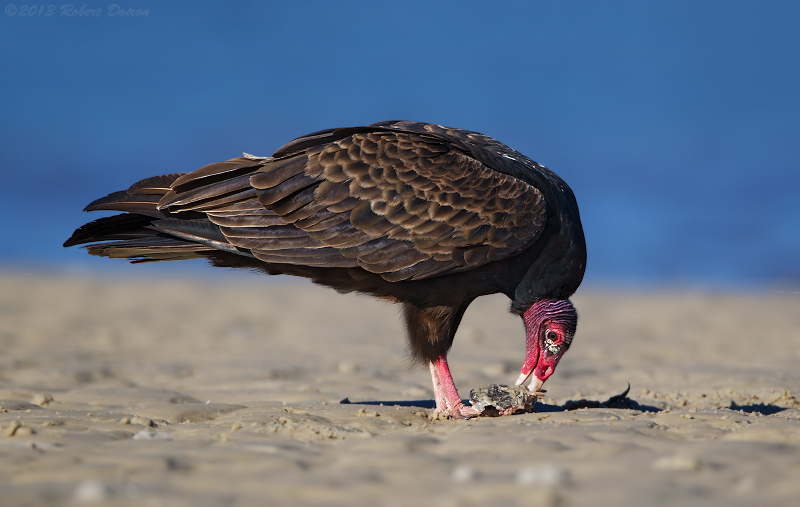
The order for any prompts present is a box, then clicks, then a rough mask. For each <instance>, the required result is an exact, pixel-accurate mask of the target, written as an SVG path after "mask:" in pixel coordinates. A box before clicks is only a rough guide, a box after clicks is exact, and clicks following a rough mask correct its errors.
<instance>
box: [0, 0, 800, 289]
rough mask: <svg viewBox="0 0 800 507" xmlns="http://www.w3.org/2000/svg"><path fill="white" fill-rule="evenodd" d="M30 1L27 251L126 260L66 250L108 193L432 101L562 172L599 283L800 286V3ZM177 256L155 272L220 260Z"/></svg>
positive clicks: (90, 264) (424, 117) (24, 195)
mask: <svg viewBox="0 0 800 507" xmlns="http://www.w3.org/2000/svg"><path fill="white" fill-rule="evenodd" d="M9 5H11V6H13V7H14V9H10V8H9V7H8V6H9ZM23 5H24V4H22V3H19V2H17V3H14V4H11V3H7V4H5V5H4V7H5V9H6V10H5V13H0V65H1V68H0V216H2V217H3V218H2V220H3V222H2V224H3V234H2V237H0V265H1V266H2V267H3V269H6V270H9V269H11V270H14V269H20V270H23V269H24V270H28V271H30V270H37V269H42V270H56V271H58V270H62V269H85V270H86V271H89V272H91V271H94V270H95V269H96V270H98V271H104V270H107V269H117V268H119V269H123V268H122V266H123V264H124V263H123V262H122V261H111V260H107V259H97V258H91V257H89V256H88V255H86V254H85V252H83V251H82V250H80V249H77V248H73V249H68V250H67V249H63V248H62V247H61V243H62V242H63V241H64V240H65V239H66V238H67V237H69V235H70V234H71V232H72V230H73V229H74V228H75V227H77V226H79V225H81V224H82V223H84V222H85V221H88V220H89V219H92V218H97V216H100V215H97V214H95V215H97V216H91V215H87V214H84V213H81V209H82V208H83V206H84V205H86V204H87V203H88V202H90V201H91V200H93V199H95V198H97V197H100V196H103V195H106V194H107V193H110V192H112V191H115V190H121V189H124V188H127V186H128V185H129V184H131V183H132V182H134V181H137V180H138V179H141V178H143V177H146V176H151V175H156V174H162V173H169V172H182V171H191V170H194V169H196V168H198V167H201V166H203V165H206V164H208V163H210V162H214V161H219V160H225V159H228V158H232V157H236V156H239V155H240V154H241V152H243V151H246V152H248V153H253V154H257V155H268V154H270V153H271V152H272V151H273V150H274V149H275V148H277V147H278V146H280V145H282V144H284V143H285V142H286V141H288V140H290V139H292V138H294V137H296V136H299V135H302V134H304V133H307V132H312V131H315V130H319V129H324V128H329V127H337V126H352V125H363V124H368V123H372V122H375V121H380V120H389V119H410V120H417V121H426V122H434V123H439V124H443V125H448V126H455V127H460V128H465V129H470V130H477V131H479V132H483V133H485V134H488V135H490V136H493V137H495V138H497V139H499V140H501V141H503V142H505V143H506V144H508V145H510V146H511V147H513V148H515V149H517V150H519V151H521V152H523V153H525V154H526V155H528V156H530V157H531V158H533V159H534V160H536V161H538V162H540V163H542V164H545V165H547V166H548V167H550V168H552V169H553V170H555V171H556V172H557V173H558V174H560V175H561V176H562V177H563V178H564V179H565V180H566V181H567V182H568V183H569V185H570V186H571V187H572V188H573V190H574V191H575V194H576V196H577V198H578V202H579V204H580V208H581V214H582V218H583V224H584V229H585V231H586V238H587V242H588V248H589V263H588V270H587V274H586V280H587V281H588V282H590V283H595V284H606V283H610V284H655V285H660V284H661V285H663V284H667V285H679V286H680V285H691V286H709V287H715V286H726V287H727V286H735V287H738V286H741V287H773V288H774V287H789V288H795V287H798V286H800V157H799V156H798V146H800V30H799V29H798V26H800V2H790V1H784V2H781V1H770V2H742V1H702V2H697V1H669V2H667V1H663V2H640V1H630V2H619V1H616V2H590V1H563V2H470V1H460V2H375V1H370V2H271V3H267V2H227V3H217V2H206V1H197V2H182V3H178V2H163V1H158V2H156V1H150V2H138V1H136V2H124V3H123V4H120V6H121V7H122V8H123V9H128V8H132V9H145V10H146V11H147V15H132V16H124V17H121V16H111V15H110V14H111V11H109V8H108V6H107V4H105V3H102V2H95V3H87V4H85V8H84V11H83V14H86V13H87V12H88V11H89V10H91V9H98V12H99V15H98V16H91V15H90V16H87V15H78V16H66V15H62V13H63V12H64V11H65V8H64V7H63V6H64V5H66V4H55V5H54V9H53V11H52V12H53V13H52V15H50V16H47V11H44V12H43V13H41V14H38V15H34V16H24V17H23V16H20V12H21V9H22V7H23ZM83 5H84V4H75V5H74V10H73V11H72V12H77V13H78V14H80V13H81V11H80V8H81V7H82V6H83ZM12 10H13V12H14V15H10V14H11V13H12ZM27 12H31V8H30V7H28V8H27ZM134 14H135V13H134ZM139 14H143V12H140V13H139ZM174 264H176V263H173V264H172V265H162V266H135V267H133V268H135V270H136V271H135V272H136V273H142V274H147V273H150V274H152V273H164V272H170V271H172V270H176V272H185V271H186V270H187V269H189V270H194V271H193V272H197V273H204V272H206V271H210V270H211V268H205V267H202V266H200V265H198V264H197V263H188V264H187V266H190V267H177V266H175V265H174ZM130 269H132V268H127V267H126V268H124V272H129V271H128V270H130ZM130 272H134V271H130Z"/></svg>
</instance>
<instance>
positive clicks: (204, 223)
mask: <svg viewBox="0 0 800 507" xmlns="http://www.w3.org/2000/svg"><path fill="white" fill-rule="evenodd" d="M183 174H184V173H180V174H166V175H163V176H154V177H151V178H146V179H143V180H141V181H138V182H136V183H134V184H133V185H131V186H130V188H128V190H123V191H120V192H114V193H111V194H109V195H107V196H105V197H103V198H102V199H97V200H96V201H94V202H92V203H91V204H89V205H88V206H87V207H86V208H85V211H96V210H113V211H124V212H126V213H124V214H121V215H114V216H111V217H104V218H100V219H97V220H95V221H93V222H89V223H88V224H86V225H83V226H82V227H80V228H78V229H77V230H76V231H75V232H74V233H72V236H71V237H70V238H69V239H68V240H67V241H66V242H65V243H64V246H65V247H68V246H73V245H81V244H86V243H94V244H90V245H87V246H85V247H84V248H86V250H87V251H88V252H89V253H90V254H91V255H99V256H102V257H111V258H123V259H130V260H131V262H153V261H172V260H185V259H198V258H204V257H206V254H207V253H208V252H211V251H215V249H222V250H227V251H231V252H234V253H238V254H240V255H241V254H244V255H249V253H250V252H248V251H240V250H239V249H236V247H234V246H232V245H231V244H230V243H228V242H227V240H226V239H225V236H224V235H223V234H222V232H221V231H220V229H219V226H217V225H215V224H213V223H211V222H210V221H209V220H208V218H207V217H206V215H205V214H204V213H197V212H193V211H188V212H187V211H184V212H179V213H170V212H169V211H166V210H164V211H160V210H159V209H158V202H159V200H161V198H162V197H163V196H164V195H166V194H167V193H169V192H170V191H171V186H172V184H173V183H174V182H175V181H176V180H178V179H179V178H180V177H181V176H183ZM178 216H179V217H180V218H179V219H178V218H174V217H178Z"/></svg>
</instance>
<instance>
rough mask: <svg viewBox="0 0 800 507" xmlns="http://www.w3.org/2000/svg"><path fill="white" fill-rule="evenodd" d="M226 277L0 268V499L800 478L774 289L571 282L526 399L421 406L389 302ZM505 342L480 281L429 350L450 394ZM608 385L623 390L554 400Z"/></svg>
mask: <svg viewBox="0 0 800 507" xmlns="http://www.w3.org/2000/svg"><path fill="white" fill-rule="evenodd" d="M126 276H127V275H126ZM240 280H241V278H240V277H236V278H235V280H234V281H232V282H225V281H222V278H216V277H215V278H213V279H207V280H201V281H192V280H190V279H188V278H175V279H171V278H164V279H156V278H154V277H143V278H136V279H134V278H129V277H125V278H118V279H115V278H113V277H109V276H106V277H85V276H76V275H71V276H67V275H50V276H44V275H27V276H23V275H20V274H13V273H10V272H6V273H4V274H0V286H2V291H0V407H2V408H0V492H2V493H0V495H2V501H0V503H2V505H26V506H38V505H89V504H96V505H136V506H139V505H146V506H183V505H186V506H189V505H191V506H197V505H201V506H202V505H380V506H393V505H397V506H402V505H435V506H439V505H441V506H450V505H453V506H457V505H548V506H550V505H552V506H554V505H630V506H640V505H742V506H745V505H797V503H796V502H797V501H798V499H800V481H798V478H800V399H798V395H799V393H800V368H799V367H798V366H799V365H800V311H798V310H799V309H800V297H798V296H797V295H791V294H779V293H763V294H760V295H756V296H745V295H744V294H738V295H737V294H723V293H719V294H712V293H703V292H681V291H671V292H647V291H640V292H632V291H628V292H624V291H601V290H598V289H593V290H588V289H587V290H581V291H579V292H578V294H576V295H575V296H574V298H573V302H574V303H575V306H576V308H577V309H578V312H579V315H580V322H579V325H578V333H577V336H576V338H575V341H574V343H573V345H572V348H571V349H570V352H569V353H568V354H567V355H566V356H565V358H564V360H563V361H562V363H561V365H560V366H559V369H558V370H557V371H556V373H555V375H554V376H553V377H552V378H551V379H550V380H549V381H548V383H547V384H546V386H545V387H546V388H547V390H548V394H547V397H546V398H545V399H544V400H543V403H540V404H537V405H536V412H534V413H527V414H520V415H514V416H508V417H501V418H486V417H482V418H477V419H473V420H469V421H451V420H435V421H432V420H430V419H429V418H428V412H429V408H430V407H432V404H433V402H432V391H431V385H430V376H429V374H428V372H427V371H426V370H421V369H414V368H412V367H411V366H410V363H409V360H408V358H407V356H406V354H405V338H404V335H403V328H402V325H401V321H400V318H399V315H398V309H397V308H396V307H394V306H392V305H388V304H385V303H382V302H379V301H376V300H373V299H370V298H367V297H363V296H357V295H339V294H336V293H335V292H334V291H332V290H329V289H324V288H320V287H315V286H313V285H311V284H310V283H305V282H294V281H287V280H286V279H281V278H271V277H263V276H262V277H259V276H255V275H254V276H253V277H252V281H248V282H241V281H240ZM523 356H524V331H523V327H522V323H521V321H520V319H519V318H518V317H516V316H514V315H511V314H510V313H509V312H508V301H507V299H506V298H505V297H503V296H490V297H484V298H480V299H479V300H477V301H476V302H475V303H474V304H473V305H472V306H471V307H470V309H469V311H468V312H467V314H466V316H465V318H464V321H463V324H462V325H461V328H460V330H459V332H458V335H457V337H456V341H455V345H454V347H453V349H452V352H451V355H450V365H451V368H452V371H453V376H454V378H455V380H456V385H457V386H458V387H459V389H460V392H461V394H462V396H463V397H465V398H466V397H467V396H468V395H469V391H470V389H471V388H475V387H478V386H482V385H486V384H491V383H506V384H508V383H512V382H513V381H514V379H515V378H516V376H517V374H518V369H519V366H520V362H521V361H522V359H523ZM628 383H630V386H631V390H630V394H629V398H630V399H631V400H634V401H635V402H636V404H637V405H638V409H613V408H602V407H599V408H579V409H575V410H569V409H570V408H575V407H576V406H586V405H587V403H583V402H579V400H600V401H602V400H605V399H607V398H609V397H610V396H613V395H615V394H619V393H620V392H622V391H624V390H625V388H626V387H627V385H628ZM344 398H347V399H348V400H350V402H351V403H349V404H347V403H345V404H342V403H340V401H341V400H343V399H344Z"/></svg>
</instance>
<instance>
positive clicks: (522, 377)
mask: <svg viewBox="0 0 800 507" xmlns="http://www.w3.org/2000/svg"><path fill="white" fill-rule="evenodd" d="M531 377H533V380H532V381H531V383H530V384H529V385H528V391H530V392H532V393H538V392H541V390H542V386H543V385H544V380H542V379H540V378H537V377H534V376H533V370H531V371H529V372H528V373H524V372H523V373H520V374H519V377H518V378H517V381H516V382H515V385H518V386H521V385H523V384H524V383H525V382H527V380H528V379H529V378H531Z"/></svg>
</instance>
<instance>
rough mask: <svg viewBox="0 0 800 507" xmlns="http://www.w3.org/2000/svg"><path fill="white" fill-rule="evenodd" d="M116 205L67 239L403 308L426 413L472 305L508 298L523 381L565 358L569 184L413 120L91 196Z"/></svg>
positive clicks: (439, 400) (100, 250)
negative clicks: (421, 370)
mask: <svg viewBox="0 0 800 507" xmlns="http://www.w3.org/2000/svg"><path fill="white" fill-rule="evenodd" d="M94 210H115V211H121V212H124V213H123V214H119V215H115V216H111V217H107V218H101V219H99V220H95V221H93V222H90V223H88V224H86V225H84V226H82V227H80V228H79V229H77V230H76V231H75V232H74V233H73V235H72V237H71V238H70V239H68V240H67V241H66V243H64V246H71V245H78V244H85V243H89V245H87V246H85V247H84V248H86V249H88V251H89V253H90V254H92V255H100V256H104V257H112V258H127V259H130V260H131V262H134V263H136V262H149V261H168V260H181V259H195V258H206V259H208V260H209V261H210V262H211V264H212V265H215V266H227V267H235V268H248V269H255V270H258V271H261V272H264V273H267V274H271V275H274V274H286V275H294V276H302V277H305V278H310V279H311V280H313V281H314V282H315V283H318V284H321V285H325V286H328V287H332V288H334V289H336V290H337V291H339V292H352V291H356V292H359V293H363V294H369V295H372V296H375V297H379V298H382V299H385V300H389V301H393V302H397V303H400V304H401V305H402V307H403V315H404V318H405V324H406V328H407V331H408V340H409V345H410V351H411V355H412V357H413V359H414V360H415V361H418V362H420V363H422V364H427V365H429V367H430V371H431V376H432V378H433V387H434V392H435V395H436V413H440V414H444V415H447V416H452V417H471V416H474V415H476V414H477V410H475V409H474V408H473V407H471V406H466V405H464V404H463V403H462V400H461V397H460V396H459V394H458V391H457V390H456V387H455V384H454V383H453V379H452V377H451V375H450V369H449V367H448V365H447V352H448V350H449V349H450V346H451V345H452V342H453V337H454V335H455V333H456V328H458V325H459V323H460V321H461V317H462V316H463V315H464V311H465V310H466V309H467V306H468V305H469V304H470V303H471V302H472V301H473V300H474V299H475V298H477V297H478V296H482V295H485V294H493V293H498V292H502V293H503V294H505V295H507V296H508V297H509V298H510V299H511V309H512V312H515V313H517V314H519V315H521V317H522V319H523V321H524V324H525V329H526V335H527V349H526V350H527V351H526V357H525V361H524V363H523V365H522V371H521V374H520V376H519V378H518V379H517V385H520V384H523V383H524V382H525V381H527V380H528V379H529V378H530V377H531V376H533V377H534V380H533V381H532V383H531V384H530V385H529V389H530V390H531V391H534V392H538V391H539V389H540V388H541V386H542V384H543V383H544V381H545V380H547V378H548V377H549V376H550V375H551V374H552V373H553V370H554V369H555V367H556V365H557V364H558V361H559V360H560V359H561V357H562V356H563V354H564V353H565V352H566V351H567V349H568V348H569V346H570V343H571V341H572V337H573V335H574V333H575V328H576V325H577V313H576V311H575V308H574V307H573V306H572V304H571V303H570V301H569V299H567V298H568V297H569V296H570V295H572V294H573V293H574V292H575V291H576V290H577V288H578V286H579V285H580V283H581V280H582V279H583V273H584V270H585V267H586V244H585V241H584V237H583V229H582V228H581V222H580V217H579V215H578V205H577V203H576V201H575V197H574V195H573V194H572V191H571V190H570V188H569V187H568V186H567V184H566V183H564V181H562V180H561V178H559V177H558V176H556V175H555V174H554V173H553V172H551V171H550V170H549V169H547V168H545V167H544V166H542V165H540V164H537V163H536V162H534V161H533V160H531V159H529V158H528V157H526V156H524V155H522V154H521V153H518V152H517V151H514V150H513V149H511V148H509V147H508V146H506V145H504V144H502V143H500V142H498V141H496V140H494V139H492V138H490V137H487V136H484V135H481V134H478V133H475V132H470V131H466V130H460V129H454V128H448V127H443V126H441V125H432V124H426V123H416V122H408V121H389V122H380V123H375V124H372V125H369V126H366V127H354V128H338V129H330V130H323V131H320V132H315V133H313V134H308V135H306V136H303V137H299V138H297V139H295V140H294V141H291V142H289V143H288V144H286V145H285V146H283V147H281V148H280V149H278V151H276V152H275V153H274V154H273V155H272V156H271V157H255V156H252V155H247V154H245V155H244V156H243V157H241V158H235V159H232V160H228V161H227V162H219V163H215V164H211V165H207V166H205V167H203V168H201V169H198V170H196V171H194V172H191V173H188V174H187V173H177V174H168V175H164V176H155V177H152V178H147V179H144V180H142V181H140V182H138V183H135V184H134V185H133V186H131V187H130V188H129V189H128V190H125V191H121V192H114V193H112V194H110V195H108V196H106V197H103V198H102V199H98V200H96V201H94V202H93V203H91V204H89V206H87V207H86V209H85V211H94Z"/></svg>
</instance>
